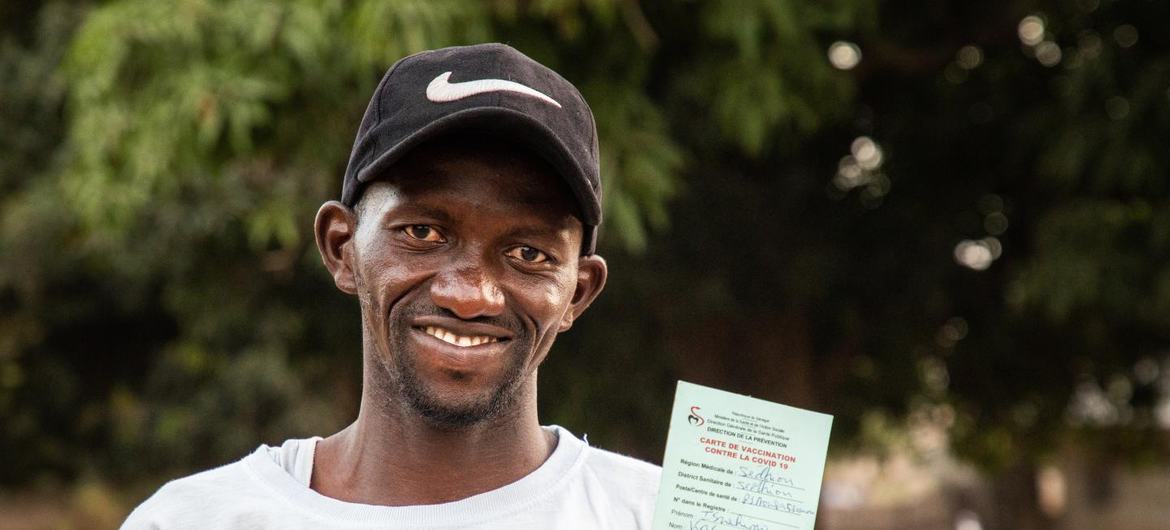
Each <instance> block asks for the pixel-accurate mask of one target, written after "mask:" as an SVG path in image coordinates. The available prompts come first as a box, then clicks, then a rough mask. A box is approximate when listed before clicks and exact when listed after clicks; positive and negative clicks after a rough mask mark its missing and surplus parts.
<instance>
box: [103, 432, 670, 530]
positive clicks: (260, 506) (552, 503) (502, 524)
mask: <svg viewBox="0 0 1170 530" xmlns="http://www.w3.org/2000/svg"><path fill="white" fill-rule="evenodd" d="M545 429H548V430H550V431H552V432H555V433H556V434H557V440H558V441H557V447H556V449H555V450H554V451H553V453H552V455H551V456H549V458H548V460H546V461H545V462H544V463H543V464H541V466H540V467H539V468H537V469H536V470H535V471H533V472H532V473H530V474H528V475H527V476H525V477H523V478H521V479H520V480H518V481H516V482H513V483H511V484H508V485H506V486H503V487H501V488H498V489H495V490H492V491H488V492H485V493H481V494H479V495H474V496H471V497H468V498H466V499H462V500H458V501H454V502H448V503H443V504H431V505H421V506H374V505H369V504H356V503H349V502H343V501H339V500H337V499H333V498H330V497H326V496H324V495H321V494H319V493H317V492H316V491H313V490H312V489H310V488H309V479H310V477H311V476H312V469H313V452H314V450H315V448H316V444H317V441H318V440H320V438H308V439H304V440H289V441H287V442H285V443H284V444H283V445H281V446H280V447H269V446H267V445H262V446H260V447H259V448H258V449H256V451H255V452H253V453H252V454H250V455H248V456H246V457H244V458H243V459H242V460H240V461H238V462H235V463H232V464H228V465H226V466H223V467H219V468H216V469H212V470H209V471H204V472H202V473H198V474H195V475H192V476H189V477H185V478H181V479H178V480H174V481H171V482H169V483H167V484H166V485H164V486H163V487H162V488H161V489H159V490H158V492H157V493H155V494H154V495H153V496H151V497H150V498H149V499H147V500H146V502H144V503H142V504H141V505H140V506H139V507H138V508H137V509H135V510H134V512H133V513H131V514H130V517H129V518H128V519H126V522H125V523H123V525H122V528H123V529H126V530H139V529H158V530H171V529H200V530H213V529H268V528H279V529H296V528H303V529H309V528H312V529H318V528H336V529H351V528H384V529H397V528H402V529H407V528H420V529H428V530H438V529H455V528H458V529H464V530H472V529H488V528H492V529H496V528H506V529H508V530H522V529H534V530H537V529H538V530H546V529H553V528H583V529H584V528H589V529H593V528H606V529H609V528H612V529H623V530H625V529H646V530H648V529H649V528H650V521H651V518H652V517H653V515H654V499H655V496H656V495H657V493H658V482H659V479H660V475H661V472H662V471H661V469H660V468H659V467H658V466H655V465H653V464H649V463H646V462H642V461H640V460H635V459H633V458H630V457H626V456H622V455H618V454H615V453H611V452H608V451H604V450H601V449H596V448H593V447H590V446H589V445H588V444H587V443H586V442H583V441H581V440H579V439H578V438H577V437H575V436H573V434H572V433H570V432H569V431H567V430H565V429H564V428H562V427H558V426H555V425H554V426H552V427H545Z"/></svg>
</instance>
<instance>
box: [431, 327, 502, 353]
mask: <svg viewBox="0 0 1170 530" xmlns="http://www.w3.org/2000/svg"><path fill="white" fill-rule="evenodd" d="M423 331H424V332H426V334H427V335H430V336H432V337H435V338H436V339H439V340H441V341H443V342H446V343H447V344H454V345H456V346H459V347H461V348H467V347H469V346H479V345H480V344H489V343H492V342H498V341H499V339H497V338H496V337H489V336H486V335H475V336H470V337H468V336H463V335H456V334H454V333H451V332H450V331H447V330H445V329H443V328H439V327H435V326H427V327H425V328H423Z"/></svg>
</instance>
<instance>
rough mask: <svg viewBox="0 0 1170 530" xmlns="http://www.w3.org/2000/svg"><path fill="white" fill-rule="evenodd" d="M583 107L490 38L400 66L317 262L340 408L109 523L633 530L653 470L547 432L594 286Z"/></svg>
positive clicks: (368, 122)
mask: <svg viewBox="0 0 1170 530" xmlns="http://www.w3.org/2000/svg"><path fill="white" fill-rule="evenodd" d="M600 222H601V182H600V178H599V174H598V152H597V134H596V130H595V127H594V124H593V115H592V113H591V112H590V110H589V107H588V105H587V104H586V103H585V101H584V99H583V98H582V97H581V95H580V94H579V93H578V92H577V90H576V89H575V88H574V87H573V85H572V84H570V83H569V82H567V81H565V80H564V79H563V78H561V77H560V76H559V75H557V74H556V73H555V72H553V71H551V70H549V69H548V68H545V67H544V66H542V65H540V64H538V63H536V62H535V61H533V60H531V59H529V58H528V57H526V56H524V55H523V54H521V53H520V52H518V51H516V50H514V49H512V48H510V47H508V46H505V45H501V44H484V45H476V46H467V47H457V48H445V49H441V50H434V51H428V52H423V53H420V54H416V55H412V56H410V57H407V58H405V59H402V60H400V61H399V62H398V63H396V64H395V65H394V66H392V67H391V68H390V70H389V71H388V72H387V73H386V75H385V77H383V79H382V82H381V83H380V84H379V85H378V88H377V90H376V91H375V93H374V97H373V99H372V100H371V101H370V104H369V107H368V108H367V109H366V113H365V116H364V117H363V119H362V123H361V125H360V127H359V130H358V135H357V139H356V141H355V143H354V148H353V151H352V152H351V153H350V160H349V165H348V168H347V169H346V173H345V178H344V183H343V189H342V197H341V200H340V201H329V202H327V203H325V204H324V205H322V206H321V209H320V211H318V213H317V219H316V223H315V234H316V240H317V246H318V248H319V249H320V251H321V256H322V260H323V261H324V263H325V266H326V268H327V269H328V270H329V272H330V274H331V275H332V276H333V280H334V282H335V283H336V285H337V287H338V289H340V290H341V291H343V292H345V293H347V294H349V295H353V296H355V297H356V298H357V300H358V303H359V305H360V307H361V330H362V349H363V351H362V355H363V368H364V372H363V387H362V399H361V408H360V410H359V412H358V417H357V420H356V421H354V422H353V423H352V424H351V425H350V426H348V427H347V428H345V429H344V430H342V431H341V432H338V433H336V434H333V435H332V436H329V437H327V438H324V439H321V438H309V439H303V440H289V441H287V442H285V443H284V444H282V445H281V446H279V447H269V446H261V447H260V448H259V449H257V450H256V451H255V452H254V453H252V454H251V455H249V456H247V457H245V458H244V459H242V460H240V461H238V462H235V463H233V464H229V465H226V466H223V467H220V468H217V469H214V470H211V471H206V472H203V473H199V474H196V475H193V476H190V477H186V478H183V479H179V480H176V481H173V482H171V483H169V484H167V485H166V486H164V487H163V488H162V489H160V490H159V491H158V492H157V493H156V494H155V495H154V496H152V497H151V498H150V499H148V500H147V501H146V502H145V503H143V504H142V505H141V506H139V507H138V509H136V510H135V511H134V513H132V514H131V516H130V518H129V519H127V521H126V523H125V524H124V526H123V528H159V529H168V528H200V529H208V528H211V529H218V528H249V529H252V528H339V529H340V528H403V529H405V528H426V529H446V528H452V529H454V528H460V529H488V528H509V529H548V528H614V529H617V528H621V529H638V528H649V527H650V520H651V516H652V514H653V505H654V498H655V495H656V492H657V488H658V481H659V473H660V470H659V469H658V468H657V467H656V466H653V465H651V464H647V463H645V462H640V461H637V460H634V459H631V458H627V457H624V456H620V455H617V454H614V453H610V452H606V451H604V450H600V449H596V448H592V447H590V446H589V445H588V444H586V443H585V442H584V441H582V440H580V439H578V438H577V437H576V436H574V435H573V434H572V433H570V432H569V431H567V430H566V429H564V428H561V427H557V426H549V427H542V426H541V425H540V423H539V420H538V415H537V407H536V402H537V400H536V391H537V372H538V368H539V366H540V364H541V363H542V362H544V360H545V358H546V357H547V355H548V352H549V349H550V348H551V347H552V344H553V341H554V340H555V339H556V335H557V334H558V333H560V332H562V331H565V330H567V329H569V327H570V326H571V325H572V324H573V321H574V320H575V319H576V318H578V317H580V316H581V314H582V313H583V312H584V311H585V310H586V308H588V307H589V304H590V303H591V302H592V301H593V300H594V299H595V298H596V297H597V295H598V294H599V293H600V292H601V290H602V287H603V286H604V285H605V278H606V264H605V261H604V260H603V259H602V258H601V257H600V256H597V255H596V254H595V250H596V248H595V247H596V235H597V227H598V224H599V223H600Z"/></svg>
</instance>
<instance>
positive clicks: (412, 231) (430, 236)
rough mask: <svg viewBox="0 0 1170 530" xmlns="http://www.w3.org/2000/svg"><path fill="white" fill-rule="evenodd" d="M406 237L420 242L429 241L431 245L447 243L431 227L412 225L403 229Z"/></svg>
mask: <svg viewBox="0 0 1170 530" xmlns="http://www.w3.org/2000/svg"><path fill="white" fill-rule="evenodd" d="M403 231H404V232H406V235H408V236H410V237H411V238H414V239H417V240H419V241H427V242H430V243H442V242H443V241H445V240H444V239H443V235H442V234H440V233H439V231H438V230H435V229H434V228H432V227H431V226H430V225H410V226H408V227H406V228H404V229H403Z"/></svg>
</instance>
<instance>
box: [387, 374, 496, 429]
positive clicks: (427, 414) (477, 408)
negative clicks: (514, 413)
mask: <svg viewBox="0 0 1170 530" xmlns="http://www.w3.org/2000/svg"><path fill="white" fill-rule="evenodd" d="M403 383H404V384H403V389H402V390H403V392H402V395H403V396H404V397H405V398H406V400H407V402H408V403H409V404H410V407H411V408H412V409H413V410H414V411H415V412H417V413H418V414H419V416H421V417H422V418H423V419H425V420H426V421H427V422H429V423H431V424H432V425H434V426H436V427H446V428H458V427H470V426H472V425H475V424H478V423H481V422H484V421H488V420H492V419H495V418H498V417H500V416H503V415H504V414H505V413H506V411H507V410H508V409H509V408H511V406H512V405H513V403H514V402H515V396H514V394H515V389H509V388H507V387H501V388H496V389H494V390H493V391H490V392H486V393H484V394H482V395H477V396H467V395H461V396H459V397H452V396H444V395H442V393H441V392H435V391H433V390H432V389H428V388H423V385H421V384H419V382H418V381H417V380H414V381H409V380H408V381H403ZM509 390H511V391H509Z"/></svg>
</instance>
